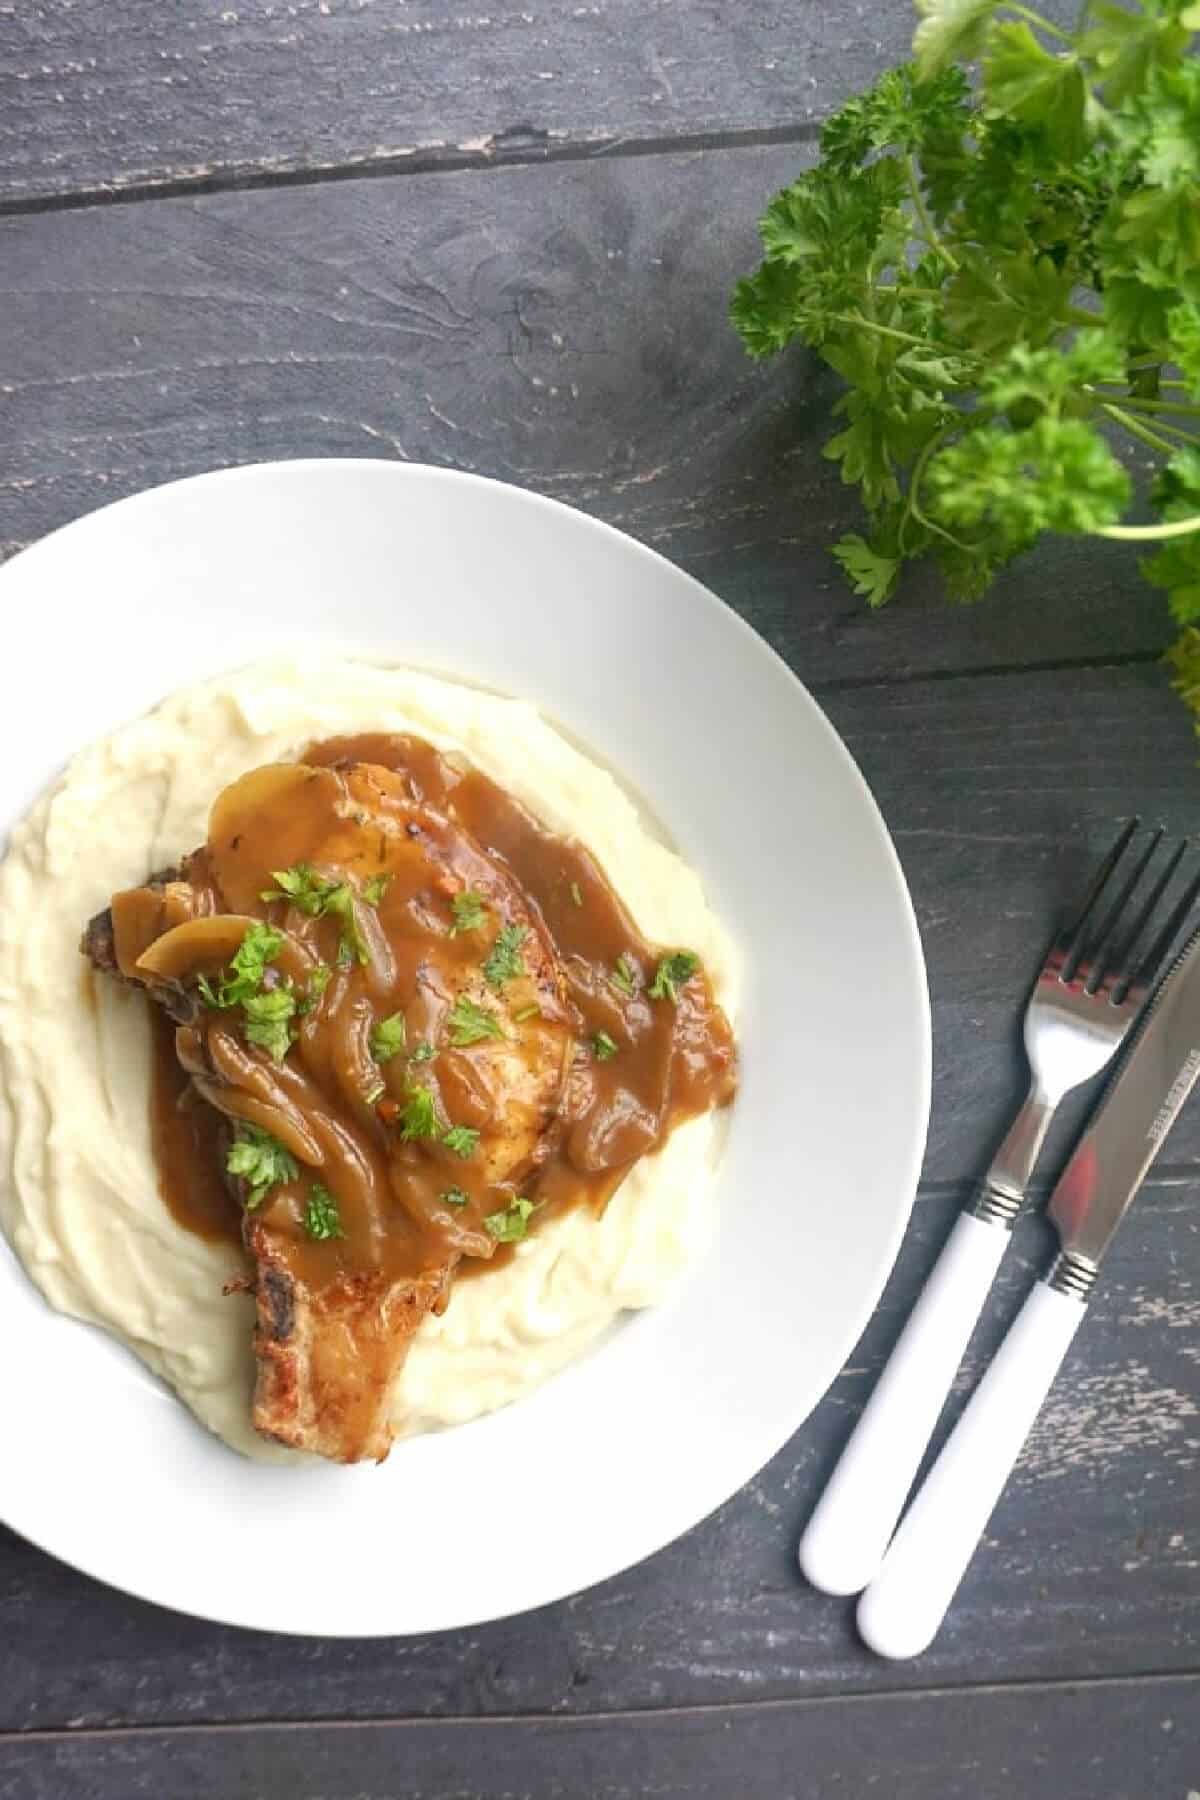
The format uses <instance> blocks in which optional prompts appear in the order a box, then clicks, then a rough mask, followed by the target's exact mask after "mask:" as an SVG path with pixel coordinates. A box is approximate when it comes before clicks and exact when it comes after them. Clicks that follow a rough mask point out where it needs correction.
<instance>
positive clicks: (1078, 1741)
mask: <svg viewBox="0 0 1200 1800" xmlns="http://www.w3.org/2000/svg"><path fill="white" fill-rule="evenodd" d="M1198 1711H1200V1677H1197V1676H1194V1675H1193V1676H1191V1677H1176V1678H1173V1679H1162V1680H1149V1681H1132V1682H1106V1683H1103V1684H1101V1685H1098V1686H1065V1685H1064V1686H1050V1687H1033V1688H1015V1689H1005V1690H996V1689H991V1690H988V1689H983V1690H975V1691H970V1692H966V1693H960V1694H946V1693H935V1694H922V1695H919V1696H916V1695H913V1696H908V1697H899V1696H890V1697H875V1698H865V1697H861V1696H846V1697H845V1698H843V1699H840V1700H826V1701H817V1702H809V1703H804V1702H795V1701H791V1702H784V1703H780V1704H776V1705H765V1706H762V1705H759V1706H754V1705H751V1706H740V1707H715V1708H711V1709H702V1710H698V1711H692V1712H675V1713H668V1714H650V1715H647V1714H638V1713H626V1714H624V1715H620V1716H617V1717H610V1718H601V1719H586V1720H566V1719H546V1718H540V1719H506V1720H503V1721H501V1720H495V1721H491V1722H488V1723H479V1724H462V1723H458V1724H447V1723H445V1722H443V1721H435V1720H429V1721H425V1722H421V1723H411V1724H406V1725H394V1724H393V1725H386V1724H371V1725H359V1726H350V1727H346V1726H338V1725H311V1726H304V1727H299V1728H296V1727H293V1728H290V1729H289V1728H287V1727H281V1726H278V1725H267V1726H259V1727H254V1728H251V1729H248V1730H237V1729H232V1730H231V1729H226V1730H177V1731H157V1732H136V1733H131V1734H116V1735H113V1734H108V1735H92V1734H88V1733H84V1734H82V1735H80V1736H78V1737H70V1736H63V1737H58V1738H48V1739H47V1738H32V1739H28V1740H26V1741H24V1742H22V1741H20V1740H17V1739H10V1740H8V1741H6V1742H4V1743H0V1792H2V1793H3V1794H4V1796H5V1800H60V1796H61V1795H62V1794H63V1793H64V1792H71V1793H84V1792H86V1794H87V1796H88V1800H140V1797H141V1796H145V1797H146V1800H158V1796H159V1795H160V1794H163V1793H168V1794H170V1796H171V1800H208V1797H209V1796H210V1795H212V1794H214V1793H216V1794H245V1795H253V1796H254V1800H318V1796H319V1797H320V1800H394V1796H395V1795H396V1794H397V1793H398V1792H399V1791H400V1788H399V1786H398V1783H399V1782H401V1781H402V1782H403V1792H404V1795H405V1800H445V1796H447V1795H450V1794H453V1795H454V1796H455V1800H491V1797H492V1796H498V1795H505V1796H509V1795H511V1796H520V1800H577V1797H578V1796H580V1795H585V1794H586V1795H587V1796H588V1800H643V1797H644V1796H646V1795H648V1794H653V1795H654V1796H655V1797H656V1800H729V1796H730V1795H733V1794H736V1795H738V1796H739V1797H740V1800H826V1797H827V1796H829V1795H831V1794H841V1793H845V1794H850V1795H855V1796H857V1795H860V1794H865V1793H867V1792H868V1791H874V1790H875V1789H876V1787H878V1788H879V1790H880V1791H881V1792H885V1793H887V1794H889V1795H890V1796H892V1800H928V1797H929V1796H930V1795H931V1794H932V1795H939V1794H944V1795H951V1794H954V1795H957V1794H966V1793H969V1794H970V1795H971V1796H972V1800H1011V1797H1012V1796H1013V1795H1019V1796H1020V1800H1059V1797H1060V1796H1061V1795H1062V1794H1064V1793H1066V1792H1068V1791H1069V1793H1070V1796H1071V1800H1147V1797H1148V1796H1150V1795H1162V1796H1167V1795H1171V1796H1178V1800H1185V1796H1188V1795H1190V1793H1191V1792H1192V1784H1193V1783H1194V1781H1195V1779H1196V1732H1195V1726H1196V1719H1197V1713H1198ZM401 1772H402V1773H401ZM1064 1779H1066V1780H1069V1782H1070V1788H1069V1790H1068V1789H1067V1788H1065V1787H1064V1785H1063V1783H1064Z"/></svg>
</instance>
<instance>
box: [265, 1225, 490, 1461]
mask: <svg viewBox="0 0 1200 1800" xmlns="http://www.w3.org/2000/svg"><path fill="white" fill-rule="evenodd" d="M246 1245H247V1248H248V1249H249V1251H250V1254H251V1255H252V1256H253V1257H254V1259H255V1264H256V1268H257V1272H258V1278H257V1285H256V1290H255V1291H256V1298H257V1303H258V1317H257V1323H256V1327H255V1333H254V1349H255V1356H256V1359H257V1368H258V1373H257V1379H256V1382H255V1389H254V1426H255V1429H256V1430H257V1431H261V1432H262V1433H263V1435H264V1436H265V1437H269V1438H273V1439H274V1440H275V1441H276V1442H277V1443H280V1444H286V1445H287V1446H288V1448H289V1449H292V1450H307V1451H310V1452H313V1453H315V1454H317V1455H319V1456H326V1457H329V1458H331V1459H332V1460H334V1461H336V1462H358V1461H365V1460H370V1459H373V1460H374V1461H376V1462H382V1461H383V1459H384V1457H385V1456H386V1455H387V1453H388V1450H389V1448H390V1447H391V1442H392V1427H391V1423H390V1419H389V1400H390V1394H391V1387H392V1382H393V1380H394V1378H395V1376H396V1373H397V1371H398V1370H399V1368H400V1365H401V1363H402V1362H403V1361H404V1358H405V1356H406V1354H407V1352H408V1347H409V1344H410V1343H411V1341H412V1336H413V1333H414V1332H415V1331H416V1329H417V1327H418V1325H419V1324H420V1323H421V1320H422V1319H423V1318H424V1317H425V1315H426V1314H427V1313H429V1312H431V1311H433V1310H434V1309H435V1308H436V1307H437V1306H438V1305H439V1304H440V1303H441V1302H442V1301H443V1300H444V1298H445V1296H446V1294H447V1293H448V1291H449V1286H450V1279H451V1275H452V1272H453V1267H454V1264H453V1263H446V1264H444V1265H442V1266H441V1267H440V1268H434V1269H429V1270H427V1271H426V1272H425V1274H423V1275H421V1276H419V1277H417V1278H416V1279H415V1280H412V1281H402V1282H397V1281H394V1280H391V1279H390V1278H388V1277H387V1276H385V1275H382V1274H373V1273H368V1274H355V1275H349V1274H347V1275H343V1276H340V1277H339V1278H338V1279H336V1280H335V1281H333V1282H331V1283H330V1284H329V1285H328V1286H327V1287H325V1288H323V1289H322V1290H320V1291H319V1292H315V1291H313V1290H312V1289H310V1288H307V1287H301V1286H300V1285H299V1284H297V1283H296V1282H295V1281H294V1279H293V1277H292V1275H291V1273H290V1271H289V1270H288V1268H287V1266H286V1264H285V1263H284V1261H283V1259H282V1257H281V1256H280V1253H279V1252H280V1245H279V1240H278V1238H277V1237H276V1236H275V1235H274V1234H273V1233H272V1232H271V1231H269V1230H268V1229H266V1228H265V1222H264V1221H262V1220H256V1221H254V1222H253V1223H251V1224H249V1225H248V1227H247V1230H246ZM455 1261H457V1258H456V1259H455ZM348 1360H352V1364H353V1366H352V1367H348V1366H347V1364H348Z"/></svg>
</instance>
